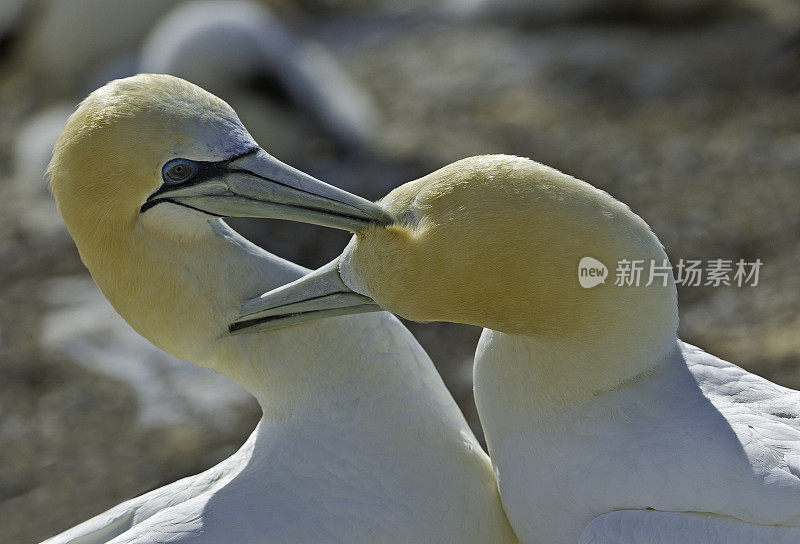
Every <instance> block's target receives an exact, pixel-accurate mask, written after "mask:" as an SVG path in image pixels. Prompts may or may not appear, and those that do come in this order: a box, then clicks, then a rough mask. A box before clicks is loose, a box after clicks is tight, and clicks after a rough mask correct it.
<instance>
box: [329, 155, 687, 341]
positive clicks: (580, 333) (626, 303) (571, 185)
mask: <svg viewBox="0 0 800 544" xmlns="http://www.w3.org/2000/svg"><path fill="white" fill-rule="evenodd" d="M382 204H383V206H384V207H385V208H386V209H387V210H388V211H390V212H391V213H392V214H393V215H394V216H395V217H397V218H398V221H397V224H395V225H391V226H389V227H388V228H382V227H374V228H371V229H369V230H368V231H366V232H363V233H360V234H358V235H357V236H356V238H355V239H354V240H353V242H352V243H351V245H350V246H349V247H348V249H347V250H345V253H344V255H343V257H342V264H341V265H340V270H341V274H342V277H343V279H344V280H345V282H346V283H348V285H350V286H351V287H352V288H354V289H355V290H356V291H359V292H361V293H363V294H366V295H368V296H370V297H372V298H373V299H374V300H375V301H376V302H377V303H378V304H380V305H381V306H382V307H384V308H386V309H388V310H390V311H392V312H395V313H397V314H399V315H401V316H403V317H406V318H408V319H412V320H416V321H452V322H457V323H468V324H474V325H480V326H483V327H487V328H490V329H494V330H497V331H502V332H506V333H510V334H523V335H528V336H533V337H537V338H541V339H547V338H559V339H569V338H574V339H576V340H578V341H580V342H602V341H603V339H607V338H608V327H609V326H610V324H615V326H618V324H619V323H625V325H624V326H626V327H631V328H633V329H635V328H636V327H637V324H641V323H645V324H652V323H658V324H659V325H658V326H657V328H659V333H658V334H662V333H663V331H661V329H664V330H671V331H672V333H673V334H674V332H675V328H676V325H677V314H676V291H675V285H674V283H673V281H672V278H671V276H670V278H669V280H668V282H667V284H666V285H665V286H662V284H661V282H660V280H657V282H654V283H653V285H651V286H649V287H644V286H643V284H644V283H646V281H647V280H648V277H647V273H646V271H645V274H644V276H643V284H642V286H640V287H621V286H615V285H614V281H613V274H614V268H615V267H616V265H617V262H618V261H620V260H621V259H628V260H643V261H646V262H648V263H649V262H650V261H653V262H655V263H656V264H657V265H659V266H660V265H662V264H663V261H664V260H665V259H666V255H665V253H664V250H663V248H662V246H661V244H660V243H659V242H658V239H657V238H656V237H655V235H654V234H653V233H652V231H651V230H650V228H649V227H648V226H647V224H646V223H645V222H644V221H643V220H642V219H641V218H640V217H639V216H637V215H636V214H634V213H633V212H632V211H631V210H630V209H629V208H628V207H627V206H625V205H624V204H622V203H621V202H619V201H617V200H615V199H613V198H612V197H611V196H609V195H608V194H607V193H605V192H603V191H600V190H598V189H596V188H594V187H592V186H591V185H589V184H587V183H584V182H582V181H580V180H577V179H575V178H573V177H570V176H568V175H565V174H563V173H561V172H558V171H557V170H554V169H552V168H549V167H547V166H544V165H541V164H538V163H536V162H534V161H531V160H529V159H523V158H519V157H511V156H503V155H498V156H480V157H473V158H469V159H464V160H461V161H458V162H455V163H453V164H450V165H448V166H446V167H444V168H442V169H441V170H438V171H436V172H433V173H432V174H429V175H427V176H425V177H423V178H421V179H419V180H416V181H413V182H410V183H407V184H405V185H403V186H401V187H399V188H397V189H395V190H394V191H392V192H391V193H389V194H388V195H387V196H386V197H385V198H384V199H383V200H382ZM586 256H589V257H593V258H595V259H597V260H599V261H601V262H602V263H604V264H605V265H606V266H607V267H608V268H609V270H610V276H611V277H610V281H609V280H607V281H606V283H605V284H601V285H598V286H596V287H594V288H592V289H586V288H583V287H581V285H580V284H579V282H578V263H579V262H580V260H581V258H582V257H586ZM648 326H649V325H648ZM631 332H632V334H636V331H631ZM640 336H641V338H642V340H643V341H646V339H647V338H648V337H649V336H650V334H649V333H648V332H647V331H642V332H641V333H640Z"/></svg>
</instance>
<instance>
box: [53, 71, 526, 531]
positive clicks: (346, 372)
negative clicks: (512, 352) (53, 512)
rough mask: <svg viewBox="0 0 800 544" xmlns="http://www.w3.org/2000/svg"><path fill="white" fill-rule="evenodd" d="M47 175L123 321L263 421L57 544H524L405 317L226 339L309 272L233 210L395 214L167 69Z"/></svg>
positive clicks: (79, 124)
mask: <svg viewBox="0 0 800 544" xmlns="http://www.w3.org/2000/svg"><path fill="white" fill-rule="evenodd" d="M48 172H49V180H50V184H51V188H52V191H53V195H54V197H55V200H56V203H57V206H58V209H59V212H60V213H61V215H62V217H63V219H64V222H65V223H66V225H67V228H68V230H69V233H70V235H71V236H72V238H73V240H74V241H75V244H76V246H77V248H78V251H79V253H80V256H81V259H82V260H83V262H84V264H85V265H86V267H87V268H88V269H89V271H90V273H91V274H92V277H93V278H94V280H95V282H96V283H97V284H98V286H99V287H100V289H101V290H102V292H103V294H104V295H105V296H106V297H107V298H108V300H109V301H110V302H111V304H112V305H113V306H114V308H115V309H116V310H117V312H118V313H119V314H120V315H121V316H122V317H124V318H125V320H126V321H127V322H128V323H129V324H130V325H131V326H132V327H133V328H134V329H135V330H136V331H138V332H139V333H140V334H142V335H143V336H144V337H145V338H147V339H149V340H150V341H151V342H152V343H153V344H155V345H156V346H158V347H160V348H162V349H163V350H165V351H167V352H169V353H171V354H173V355H175V356H177V357H179V358H182V359H185V360H188V361H192V362H193V363H195V364H197V365H201V366H205V367H209V368H212V369H214V370H216V371H217V372H220V373H222V374H225V375H227V376H229V377H231V378H233V379H234V380H236V381H237V382H238V383H239V384H241V385H242V386H243V387H244V388H246V389H247V390H248V391H250V392H251V393H252V394H253V395H254V396H255V397H256V398H257V399H258V401H259V403H260V404H261V407H262V409H263V416H262V418H261V421H260V422H259V424H258V426H257V428H256V429H255V431H254V432H253V434H252V435H251V436H250V438H249V439H248V440H247V442H246V443H245V444H244V445H243V446H242V447H241V449H240V450H239V451H238V452H236V453H235V454H234V455H233V456H231V457H230V458H228V459H226V460H225V461H223V462H222V463H220V464H218V465H217V466H215V467H213V468H211V469H209V470H208V471H206V472H204V473H202V474H199V475H197V476H193V477H189V478H185V479H183V480H180V481H178V482H175V483H173V484H170V485H168V486H166V487H163V488H160V489H157V490H154V491H151V492H150V493H147V494H145V495H143V496H141V497H138V498H135V499H132V500H130V501H128V502H125V503H123V504H121V505H119V506H117V507H115V508H112V509H111V510H109V511H107V512H105V513H103V514H100V515H99V516H97V517H95V518H93V519H90V520H89V521H87V522H85V523H83V524H81V525H78V526H77V527H75V528H73V529H70V530H68V531H67V532H65V533H63V534H61V535H58V536H55V537H53V538H51V539H50V540H48V541H47V542H48V543H49V544H62V543H63V544H66V543H73V544H79V543H80V544H90V543H101V542H103V543H106V542H107V543H113V544H134V543H136V544H144V543H148V544H151V543H159V544H167V543H170V544H174V543H182V544H183V543H193V544H195V543H202V544H205V543H213V544H219V543H222V542H237V543H254V544H255V543H258V544H262V543H272V542H275V543H277V542H304V543H314V542H320V543H323V542H324V543H331V542H342V543H348V544H352V543H356V542H364V543H367V542H369V543H374V542H414V543H450V542H460V543H475V544H486V543H514V542H516V541H517V540H516V537H515V535H514V533H513V531H512V530H511V528H510V526H509V524H508V521H507V519H506V516H505V514H504V512H503V510H502V506H501V503H500V499H499V494H498V490H497V486H496V481H495V478H494V474H493V470H492V465H491V462H490V461H489V458H488V457H487V455H486V454H485V453H484V452H483V451H482V449H481V448H480V446H479V445H478V442H477V441H476V439H475V437H474V435H473V434H472V432H471V431H470V429H469V427H468V425H467V423H466V421H465V420H464V417H463V415H462V414H461V412H460V411H459V409H458V407H457V406H456V404H455V402H454V401H453V399H452V397H451V396H450V394H449V392H448V391H447V389H446V388H445V386H444V384H443V382H442V380H441V378H440V377H439V375H438V374H437V372H436V370H435V368H434V366H433V364H432V363H431V361H430V359H429V358H428V356H427V354H426V353H425V352H424V351H423V349H422V348H421V347H420V346H419V344H418V343H417V342H416V341H415V339H414V338H413V337H412V336H411V334H410V333H409V332H408V331H407V330H406V329H405V328H404V327H403V325H402V324H400V322H399V321H398V320H397V319H396V318H395V317H393V316H391V315H390V314H387V313H380V314H374V315H365V316H353V315H351V316H343V317H339V318H335V319H328V320H324V321H317V322H315V323H308V324H303V325H300V326H298V327H293V328H285V329H281V330H276V331H270V332H263V333H258V334H246V335H245V334H237V335H232V334H230V333H229V330H228V324H229V323H231V322H232V321H233V320H234V319H235V317H236V315H237V313H238V309H239V307H240V306H241V304H242V303H243V302H244V301H246V300H248V299H250V298H252V297H255V296H256V295H258V294H259V293H261V292H264V291H267V290H269V289H272V288H274V287H276V286H278V285H281V284H285V283H287V282H290V281H292V280H294V279H296V278H299V277H300V276H301V275H302V274H303V273H304V272H305V270H304V269H303V268H301V267H299V266H296V265H294V264H292V263H290V262H287V261H285V260H283V259H280V258H279V257H276V256H274V255H271V254H269V253H267V252H266V251H263V250H261V249H260V248H258V247H256V246H254V245H252V244H251V243H249V242H248V241H247V240H245V239H244V238H242V237H241V236H239V235H238V234H237V233H236V232H235V231H233V230H232V229H230V228H229V227H228V226H227V225H226V224H225V223H224V221H223V220H222V218H223V217H229V216H243V217H268V218H283V219H293V220H298V221H308V222H312V223H316V224H320V225H324V226H329V227H335V228H341V229H346V230H350V231H356V230H360V229H362V228H366V227H368V226H370V225H372V224H374V223H376V222H388V221H389V220H390V217H389V215H388V214H387V213H386V212H385V211H384V210H383V209H382V208H381V207H380V206H377V205H375V204H373V203H371V202H369V201H366V200H363V199H361V198H359V197H355V196H352V195H349V194H348V193H345V192H343V191H341V190H338V189H336V188H334V187H331V186H329V185H326V184H325V183H323V182H321V181H318V180H316V179H315V178H313V177H311V176H308V175H306V174H304V173H302V172H300V171H298V170H296V169H293V168H291V167H289V166H287V165H286V164H283V163H281V162H279V161H278V160H277V159H275V158H274V157H272V156H271V155H269V154H268V153H267V152H265V151H264V150H263V149H261V148H260V147H259V146H258V144H256V142H255V141H254V140H253V138H252V137H251V136H250V134H249V133H248V132H247V130H246V129H245V128H244V126H243V125H242V123H241V122H240V121H239V119H238V117H237V115H236V113H235V112H234V111H233V109H232V108H230V107H229V106H228V105H227V104H226V103H225V102H223V101H222V100H221V99H219V98H217V97H216V96H214V95H212V94H210V93H208V92H206V91H204V90H203V89H201V88H199V87H197V86H195V85H193V84H190V83H188V82H186V81H184V80H181V79H178V78H175V77H171V76H164V75H138V76H135V77H131V78H126V79H121V80H116V81H112V82H111V83H109V84H107V85H105V86H104V87H102V88H100V89H98V90H97V91H95V92H93V93H92V94H91V95H90V96H89V97H88V98H87V99H86V100H84V101H83V102H82V103H81V105H80V106H79V107H78V109H77V110H76V111H75V113H74V114H73V115H72V116H71V117H70V118H69V121H68V122H67V124H66V127H65V128H64V131H63V133H62V134H61V136H60V137H59V139H58V141H57V143H56V146H55V150H54V155H53V159H52V161H51V163H50V166H49V168H48ZM342 296H343V297H344V298H346V299H348V300H350V301H358V300H364V301H367V299H366V297H362V296H361V295H355V294H350V293H343V294H342ZM365 303H367V304H370V303H369V302H365ZM323 313H325V315H329V316H331V315H336V314H337V313H339V311H338V310H333V311H331V312H323Z"/></svg>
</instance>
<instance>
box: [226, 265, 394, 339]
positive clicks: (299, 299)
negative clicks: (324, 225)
mask: <svg viewBox="0 0 800 544" xmlns="http://www.w3.org/2000/svg"><path fill="white" fill-rule="evenodd" d="M378 311H381V308H380V306H378V305H377V304H375V302H374V301H373V300H372V299H371V298H369V297H367V296H364V295H360V294H358V293H356V292H354V291H352V290H351V289H350V288H349V287H347V285H345V283H344V282H343V281H342V278H341V276H340V275H339V259H338V258H337V259H336V260H335V261H332V262H330V263H328V264H326V265H325V266H323V267H322V268H319V269H317V270H315V271H314V272H311V273H310V274H308V275H306V276H304V277H302V278H300V279H298V280H296V281H293V282H292V283H289V284H286V285H284V286H282V287H278V288H277V289H273V290H272V291H269V292H268V293H265V294H263V295H261V296H260V297H258V298H254V299H252V300H250V301H248V302H246V303H244V305H242V307H241V309H240V313H239V317H238V319H237V320H236V321H234V322H233V323H232V324H231V325H230V327H229V329H230V331H231V332H232V333H241V332H256V331H264V330H270V329H278V328H281V327H288V326H290V325H295V324H297V323H302V322H304V321H313V320H316V319H322V318H323V317H334V316H338V315H347V314H361V313H367V312H378Z"/></svg>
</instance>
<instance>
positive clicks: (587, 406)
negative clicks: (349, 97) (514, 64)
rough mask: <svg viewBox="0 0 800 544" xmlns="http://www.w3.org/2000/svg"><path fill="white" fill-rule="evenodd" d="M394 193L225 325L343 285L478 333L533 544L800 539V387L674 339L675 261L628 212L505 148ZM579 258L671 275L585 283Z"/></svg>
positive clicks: (259, 325)
mask: <svg viewBox="0 0 800 544" xmlns="http://www.w3.org/2000/svg"><path fill="white" fill-rule="evenodd" d="M382 205H383V207H384V209H385V210H386V211H387V212H388V213H390V214H391V215H392V216H393V217H394V218H395V220H394V223H393V224H391V225H389V226H388V227H384V226H383V225H375V226H373V227H371V228H370V229H367V230H364V231H362V232H359V233H358V234H357V235H356V236H355V237H354V238H353V240H352V241H351V243H350V245H348V247H347V248H346V249H345V251H344V253H343V254H342V256H341V257H340V258H339V259H337V260H336V261H334V262H333V263H331V264H329V265H327V266H326V267H323V268H321V269H320V270H318V271H317V272H314V273H312V274H311V275H309V276H308V277H307V278H304V279H302V280H298V281H297V282H295V283H293V284H290V285H288V286H285V287H283V288H280V289H277V290H275V291H273V292H272V293H269V294H266V295H264V296H262V297H260V298H257V299H255V300H253V301H251V302H249V303H248V304H246V305H245V307H244V308H243V315H242V316H241V317H240V319H239V320H237V322H236V323H235V324H234V325H233V328H234V329H236V330H241V331H242V332H245V331H247V330H258V329H268V328H273V327H280V326H284V325H289V324H292V323H298V322H301V321H306V320H308V319H312V318H314V317H317V316H322V315H324V313H325V312H330V311H334V310H339V311H345V310H347V309H348V308H346V307H343V306H345V304H350V306H351V307H350V309H351V310H352V311H354V312H355V311H360V309H361V308H363V307H364V306H363V301H361V302H359V305H360V307H359V306H356V305H355V303H354V302H347V301H345V304H342V303H341V300H342V298H343V297H345V296H353V295H352V294H351V293H358V294H361V295H364V296H368V297H370V298H371V299H373V300H374V301H375V302H377V303H378V304H379V305H380V306H381V307H383V308H385V309H388V310H390V311H393V312H395V313H397V314H399V315H401V316H404V317H406V318H409V319H413V320H417V321H441V320H443V321H453V322H458V323H470V324H473V325H481V326H483V327H486V328H485V329H484V332H483V335H482V336H481V340H480V342H479V345H478V349H477V353H476V358H475V368H474V380H475V400H476V403H477V407H478V411H479V414H480V418H481V422H482V424H483V428H484V430H485V432H486V437H487V442H488V445H489V452H490V455H491V456H492V462H493V463H494V466H495V470H496V472H497V476H498V485H499V486H500V494H501V497H502V499H503V505H504V507H505V509H506V513H507V514H508V517H509V520H510V521H511V524H512V527H513V528H514V530H515V531H516V532H517V535H518V536H519V538H520V540H521V541H522V542H526V543H533V542H546V543H548V544H560V543H564V544H566V543H569V544H573V543H575V542H578V540H579V538H580V539H582V540H581V542H616V543H625V542H639V543H641V542H660V543H666V542H727V543H728V544H730V543H744V542H755V541H758V542H800V529H798V527H800V419H799V418H798V416H799V415H800V393H798V392H797V391H792V390H789V389H786V388H783V387H780V386H778V385H775V384H772V383H770V382H768V381H767V380H764V379H762V378H760V377H758V376H755V375H753V374H750V373H748V372H746V371H744V370H743V369H741V368H739V367H738V366H736V365H733V364H731V363H728V362H725V361H722V360H720V359H718V358H716V357H714V356H712V355H709V354H707V353H704V352H703V351H701V350H700V349H698V348H696V347H694V346H690V345H688V344H685V343H683V342H681V341H680V340H678V338H677V336H676V329H677V325H678V309H677V295H676V288H675V283H674V280H673V277H672V271H671V269H670V268H669V265H668V262H667V256H666V254H665V252H664V249H663V248H662V246H661V244H660V243H659V241H658V239H657V238H656V236H655V235H654V234H653V232H652V231H651V230H650V228H649V227H648V225H647V224H646V223H645V222H644V221H643V220H642V219H641V218H640V217H639V216H637V215H636V214H635V213H633V212H632V211H631V210H630V209H629V208H628V207H627V206H625V205H624V204H622V203H621V202H618V201H617V200H615V199H614V198H612V197H611V196H609V195H608V194H607V193H605V192H603V191H600V190H598V189H596V188H594V187H592V186H591V185H589V184H587V183H584V182H582V181H579V180H577V179H575V178H573V177H570V176H567V175H565V174H562V173H561V172H558V171H556V170H554V169H552V168H548V167H546V166H543V165H541V164H537V163H535V162H533V161H531V160H528V159H522V158H517V157H509V156H482V157H474V158H470V159H464V160H461V161H458V162H456V163H454V164H451V165H449V166H446V167H445V168H443V169H441V170H438V171H437V172H434V173H432V174H430V175H428V176H426V177H424V178H421V179H419V180H416V181H413V182H410V183H407V184H405V185H403V186H401V187H399V188H397V189H395V190H394V191H392V192H391V193H389V195H388V196H386V197H385V198H384V199H383V201H382ZM584 257H591V258H593V259H595V260H596V261H599V263H604V264H605V266H608V267H616V265H617V263H618V262H622V261H623V260H628V261H629V262H632V261H641V262H652V265H654V266H656V267H659V268H658V269H657V271H658V272H659V275H658V276H656V279H655V281H653V282H652V283H650V285H649V286H645V285H646V283H649V281H648V279H647V278H646V277H645V278H644V281H642V283H641V285H639V286H638V287H637V286H636V285H616V282H614V281H610V280H609V281H606V283H604V284H603V283H600V284H597V285H595V286H594V287H593V288H584V287H582V286H581V284H580V282H579V278H578V267H579V263H580V262H581V260H582V259H583V258H584ZM587 285H589V286H591V284H587ZM593 520H594V521H593ZM581 535H582V536H581ZM687 535H693V536H690V537H687Z"/></svg>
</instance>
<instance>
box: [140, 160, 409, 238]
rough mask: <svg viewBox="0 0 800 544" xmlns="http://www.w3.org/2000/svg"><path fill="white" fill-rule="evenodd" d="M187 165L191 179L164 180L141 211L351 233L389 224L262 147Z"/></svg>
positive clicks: (366, 205) (376, 209)
mask: <svg viewBox="0 0 800 544" xmlns="http://www.w3.org/2000/svg"><path fill="white" fill-rule="evenodd" d="M192 165H193V166H194V167H195V172H194V175H193V176H192V177H191V178H190V179H188V180H187V181H185V182H181V183H167V182H165V183H164V185H162V186H161V188H160V189H158V190H157V191H156V192H155V193H153V194H152V195H150V197H149V198H148V199H147V201H146V202H145V204H144V205H143V206H142V209H141V211H142V212H144V211H146V210H147V209H149V208H151V207H153V206H155V205H157V204H159V203H161V202H171V203H173V204H179V205H182V206H186V207H188V208H192V209H195V210H199V211H203V212H206V213H208V214H211V215H216V216H219V217H264V218H273V219H289V220H291V221H299V222H302V223H312V224H315V225H322V226H325V227H333V228H337V229H343V230H348V231H350V232H359V231H361V230H363V229H364V228H365V227H366V226H368V225H370V224H375V223H378V224H389V223H391V222H392V221H393V219H392V217H391V215H390V214H389V213H387V212H386V211H385V210H384V209H383V208H381V207H380V206H378V205H377V204H374V203H372V202H370V201H369V200H366V199H363V198H361V197H358V196H355V195H353V194H350V193H348V192H347V191H343V190H341V189H337V188H336V187H333V186H331V185H328V184H327V183H324V182H322V181H320V180H318V179H316V178H313V177H311V176H309V175H308V174H304V173H303V172H301V171H300V170H297V169H295V168H292V167H291V166H289V165H287V164H284V163H282V162H280V161H279V160H278V159H276V158H275V157H273V156H272V155H270V154H269V153H267V152H266V151H264V150H263V149H261V148H257V149H254V150H253V151H251V152H249V153H246V154H244V155H241V156H239V157H235V158H233V159H230V160H227V161H221V162H202V161H192Z"/></svg>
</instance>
